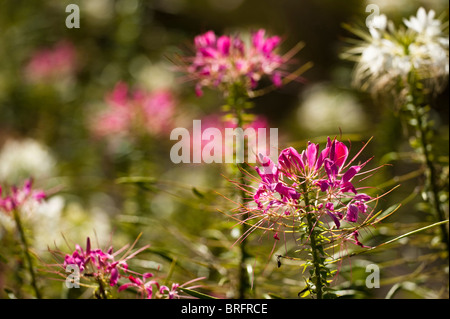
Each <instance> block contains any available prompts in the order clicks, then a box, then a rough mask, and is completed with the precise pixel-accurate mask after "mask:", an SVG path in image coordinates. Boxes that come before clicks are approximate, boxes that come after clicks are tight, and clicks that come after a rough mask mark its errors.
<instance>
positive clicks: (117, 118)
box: [91, 82, 175, 137]
mask: <svg viewBox="0 0 450 319" xmlns="http://www.w3.org/2000/svg"><path fill="white" fill-rule="evenodd" d="M106 103H107V105H108V108H107V109H106V110H105V111H104V112H102V113H100V114H98V115H97V116H96V117H94V119H93V121H92V123H91V127H92V130H93V132H94V134H95V135H96V136H98V137H103V136H109V135H115V134H127V133H131V132H133V131H134V132H137V131H138V130H139V129H141V128H143V129H144V131H146V132H148V133H150V134H152V135H158V134H161V133H164V132H167V131H168V130H169V128H170V122H171V119H172V117H173V115H174V113H175V99H174V97H173V94H172V93H171V92H170V91H168V90H163V89H162V90H156V91H153V92H146V91H143V90H134V91H132V92H129V89H128V86H127V84H126V83H123V82H119V83H118V84H117V85H116V86H115V88H114V89H113V91H112V92H110V93H109V94H108V95H107V96H106Z"/></svg>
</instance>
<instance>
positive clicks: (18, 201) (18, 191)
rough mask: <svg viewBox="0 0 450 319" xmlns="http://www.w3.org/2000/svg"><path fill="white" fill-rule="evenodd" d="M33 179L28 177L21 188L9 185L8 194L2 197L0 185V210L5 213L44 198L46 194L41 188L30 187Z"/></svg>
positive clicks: (36, 202)
mask: <svg viewBox="0 0 450 319" xmlns="http://www.w3.org/2000/svg"><path fill="white" fill-rule="evenodd" d="M32 184H33V181H32V180H31V179H28V180H26V181H25V183H24V185H23V187H22V188H17V187H15V186H13V187H11V191H10V195H9V196H5V197H3V190H2V187H1V186H0V211H2V210H3V211H5V212H7V213H10V212H12V211H13V210H15V209H21V208H23V207H25V206H29V205H36V204H39V203H40V202H41V201H42V200H43V199H45V197H46V194H45V193H44V192H43V191H42V190H33V189H32Z"/></svg>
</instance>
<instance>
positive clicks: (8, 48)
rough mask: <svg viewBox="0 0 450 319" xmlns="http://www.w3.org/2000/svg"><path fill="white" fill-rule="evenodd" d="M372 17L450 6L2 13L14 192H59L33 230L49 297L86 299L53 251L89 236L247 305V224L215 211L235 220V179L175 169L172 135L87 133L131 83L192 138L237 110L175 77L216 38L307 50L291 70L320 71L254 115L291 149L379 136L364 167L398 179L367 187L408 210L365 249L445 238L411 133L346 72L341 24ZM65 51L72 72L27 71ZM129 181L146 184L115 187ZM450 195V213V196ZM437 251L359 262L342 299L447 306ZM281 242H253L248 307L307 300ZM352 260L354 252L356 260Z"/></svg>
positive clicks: (404, 250) (194, 5)
mask: <svg viewBox="0 0 450 319" xmlns="http://www.w3.org/2000/svg"><path fill="white" fill-rule="evenodd" d="M72 3H73V4H77V5H78V6H79V8H80V28H73V29H69V28H67V27H66V25H65V21H66V17H67V16H68V15H69V13H67V12H65V9H66V6H67V5H69V4H72ZM369 3H374V4H377V5H379V7H380V9H381V13H384V14H386V15H387V16H388V17H389V18H390V19H392V20H394V21H396V22H398V23H400V22H401V20H402V18H403V17H409V16H410V15H415V13H416V11H417V9H418V8H419V7H420V6H422V5H423V6H424V7H425V8H426V9H434V10H435V11H436V12H437V14H438V15H439V14H440V13H446V14H447V15H448V2H447V1H438V0H434V1H403V0H402V1H396V2H395V3H394V2H393V1H375V0H374V1H357V0H350V1H331V0H318V1H312V0H311V1H309V0H308V1H294V0H281V1H268V0H263V1H256V0H228V1H220V0H190V1H188V0H154V1H143V0H142V1H140V0H96V1H91V0H84V1H75V0H72V1H50V0H49V1H23V0H16V1H11V0H1V1H0V185H11V184H17V183H18V184H21V183H22V181H23V179H25V178H27V177H29V176H33V177H34V178H35V182H36V186H39V187H40V188H43V189H45V190H50V191H51V192H54V195H52V196H51V197H50V198H49V200H48V201H47V204H46V206H44V208H43V209H40V210H39V212H38V214H37V215H36V216H33V217H30V225H31V226H30V227H31V228H32V230H33V234H34V237H33V238H34V239H33V242H32V244H33V247H34V250H35V251H36V253H37V255H39V256H40V258H41V259H42V260H41V264H40V265H39V268H40V270H41V272H40V273H39V283H40V285H41V286H43V287H45V288H44V295H45V296H48V297H52V298H67V297H79V296H80V294H81V293H82V291H78V290H75V289H72V290H68V289H66V288H64V285H63V283H61V282H58V281H54V280H50V279H49V278H48V277H51V274H50V275H49V274H48V273H46V269H48V268H49V266H48V265H47V264H52V263H54V262H55V261H54V260H52V257H51V255H50V254H49V253H48V251H47V247H50V248H55V245H56V246H57V247H58V248H60V249H61V250H63V251H65V252H67V253H69V252H71V251H70V250H71V249H72V248H73V246H74V244H75V243H80V244H84V242H85V238H86V236H91V238H97V239H96V241H97V242H98V245H100V246H102V247H104V246H105V245H107V243H108V242H110V240H112V243H113V244H114V247H117V248H119V247H121V246H123V245H125V244H127V243H132V242H133V241H134V240H135V238H136V237H137V236H138V235H139V234H140V233H142V237H141V238H140V240H139V242H138V244H137V247H140V246H143V245H145V244H151V248H150V249H149V250H147V251H146V252H143V253H141V254H140V255H138V258H136V259H135V260H133V261H132V262H130V263H133V266H134V267H137V268H138V269H141V270H142V271H153V272H157V273H159V274H160V275H161V276H165V275H167V274H168V273H169V268H170V265H171V264H173V263H174V262H175V263H174V265H175V268H174V271H173V273H172V274H171V278H170V280H172V281H178V282H180V283H182V282H185V281H188V280H190V279H193V278H196V277H201V276H205V277H206V279H205V280H203V281H202V284H203V285H204V287H203V291H204V292H206V293H209V294H211V295H215V296H218V297H221V298H233V297H235V296H236V285H237V272H236V268H237V263H238V260H239V258H238V255H239V249H238V247H237V245H236V246H232V245H233V243H234V242H235V241H236V239H237V238H238V236H239V233H238V229H237V228H234V227H233V226H234V225H235V222H234V221H233V220H232V219H230V218H227V217H226V216H225V215H223V214H221V213H220V212H218V211H217V209H221V210H223V211H227V210H229V209H232V208H234V207H233V204H232V203H231V202H230V201H227V200H225V199H224V198H223V197H222V196H220V195H219V194H224V195H226V194H229V193H230V190H231V189H232V185H231V184H230V183H228V182H227V181H226V179H225V178H223V177H222V174H225V175H226V174H227V172H226V169H225V168H224V166H223V165H220V164H208V165H201V164H173V163H172V162H171V161H170V158H169V152H170V148H171V146H172V145H173V144H174V141H171V140H170V139H169V133H168V132H163V133H161V134H157V135H151V134H141V135H139V136H137V137H136V136H135V137H134V138H127V137H125V138H121V139H119V141H108V139H107V138H100V139H99V138H93V136H92V133H91V131H90V127H89V123H91V122H92V120H93V119H95V114H97V113H98V112H99V111H100V110H102V109H103V108H105V107H106V106H105V104H106V103H105V96H106V95H107V94H108V93H109V92H111V91H112V90H113V88H114V86H115V85H116V83H118V82H120V81H123V82H125V83H127V84H128V85H129V86H130V87H141V88H143V89H145V90H149V91H152V90H158V89H161V88H164V89H168V90H170V91H171V92H172V94H173V96H174V98H175V100H176V105H175V110H176V111H175V116H174V123H173V127H187V128H188V127H190V125H191V124H192V120H193V119H199V118H201V117H203V116H205V115H207V114H212V113H215V112H217V111H218V110H219V108H220V106H221V105H222V104H223V100H222V98H221V97H220V95H219V94H217V92H213V91H210V90H205V95H204V96H203V97H202V98H197V97H196V96H195V93H194V88H193V84H192V83H183V81H182V80H181V76H180V75H179V74H178V73H177V72H176V71H175V70H174V65H173V64H172V61H173V60H175V59H176V57H177V56H178V55H184V54H186V53H189V54H191V53H192V43H193V38H194V37H195V36H196V35H198V34H200V33H203V32H206V31H208V30H214V31H215V32H216V34H223V33H229V32H250V31H254V30H257V29H259V28H265V29H266V30H268V32H269V33H270V34H277V35H280V36H281V37H282V39H283V42H282V44H281V48H280V52H287V51H288V50H289V49H290V48H292V47H293V46H294V45H295V44H296V43H298V42H299V41H303V42H304V43H305V45H306V46H305V48H304V49H302V50H301V51H300V52H299V53H298V54H297V55H296V56H295V59H294V61H293V62H292V64H293V66H292V70H295V69H296V65H301V64H304V63H306V62H309V61H311V62H313V63H314V67H313V68H312V69H310V70H308V71H307V72H306V73H305V74H304V78H303V79H302V81H295V82H292V83H289V84H288V85H287V86H285V87H283V88H281V89H279V90H276V91H273V92H271V93H269V94H267V95H264V96H262V97H259V98H256V99H255V100H254V102H255V108H254V112H256V113H258V114H261V115H263V116H265V117H266V118H267V120H268V123H269V125H270V127H276V128H278V129H279V137H280V140H279V147H280V148H285V147H288V146H294V147H296V148H297V149H299V150H301V149H303V148H304V147H305V146H306V143H307V141H309V140H311V141H314V142H321V143H323V142H324V141H325V140H326V137H327V136H332V137H334V136H339V135H340V134H341V133H340V132H342V135H343V140H351V142H352V149H351V151H352V154H355V153H356V151H357V150H359V149H360V147H361V146H362V145H363V144H362V142H365V141H367V140H369V139H370V138H371V137H372V136H373V137H374V138H373V140H372V141H371V142H370V144H369V146H368V147H367V148H366V150H365V151H364V152H363V154H362V155H361V157H360V160H361V161H363V160H364V159H367V158H369V157H371V156H372V155H373V156H374V159H373V160H372V161H371V162H370V164H369V165H370V167H371V168H375V167H377V166H379V165H382V164H391V166H386V167H384V168H383V169H382V170H380V172H378V173H377V174H375V175H374V176H373V177H371V178H370V179H369V180H367V181H366V183H367V185H370V186H377V185H380V187H379V189H377V190H376V191H379V193H381V192H382V191H386V190H387V189H388V186H390V187H393V186H395V185H396V184H401V186H400V187H399V188H398V189H396V190H395V191H394V192H393V193H392V194H390V195H389V196H386V197H383V199H381V200H380V201H379V203H378V206H377V209H378V208H379V209H386V208H388V207H391V206H392V205H394V204H396V203H399V202H403V203H404V204H403V205H402V207H401V208H400V209H399V210H398V211H397V212H396V213H395V214H394V215H393V216H391V217H389V218H388V219H386V220H385V222H383V224H382V225H379V226H378V228H376V229H373V231H372V232H371V233H366V234H362V235H363V240H365V243H366V244H367V245H376V244H379V243H381V242H383V241H386V240H388V239H389V238H393V237H395V236H399V235H401V234H403V233H406V232H408V231H411V230H413V229H417V228H420V227H423V226H426V225H428V224H430V223H432V222H433V219H432V217H431V216H430V213H429V212H428V211H427V208H426V207H424V206H423V205H422V204H421V202H422V200H421V198H420V194H418V188H419V187H420V185H422V184H423V178H422V177H421V175H420V174H419V173H420V172H419V173H417V174H416V177H414V176H413V177H412V178H410V179H407V180H406V179H405V180H403V181H402V178H401V176H404V175H405V174H408V173H411V172H412V173H413V175H414V174H415V173H414V172H417V170H418V168H419V165H418V164H417V163H416V161H415V158H414V154H413V151H412V149H411V147H410V146H409V142H408V138H407V134H405V128H404V127H402V125H401V124H400V121H399V118H398V117H397V116H396V114H395V113H394V112H393V111H392V107H391V106H390V105H387V104H385V103H382V102H381V101H377V100H374V99H372V97H371V96H369V95H368V94H365V93H360V92H357V91H356V90H354V89H353V88H352V87H351V85H350V83H351V75H352V69H353V65H352V63H349V62H348V61H343V60H341V59H340V58H339V54H340V53H341V52H342V50H343V49H344V48H345V46H346V45H347V42H346V39H347V38H349V37H351V34H349V33H348V32H347V31H346V30H345V29H344V28H343V27H342V24H343V23H351V24H361V25H363V24H364V21H365V19H366V17H367V16H368V14H369V13H366V12H365V8H366V6H367V5H368V4H369ZM61 41H64V42H63V43H69V44H71V45H72V51H73V52H72V53H73V58H72V60H71V62H70V67H69V68H68V70H60V71H58V72H56V74H53V75H52V76H50V77H44V78H41V79H38V80H36V79H33V78H31V77H30V76H29V75H28V74H27V71H26V70H27V65H28V64H29V63H30V60H32V59H33V56H35V55H36V52H39V50H45V49H48V48H54V47H55V46H57V45H58V43H61ZM448 106H449V105H448V88H447V89H446V90H445V91H444V92H443V93H442V94H440V95H439V96H438V97H436V99H435V101H434V105H433V106H432V107H433V108H432V116H433V118H434V120H435V127H436V132H437V134H436V139H435V141H434V143H435V146H436V147H435V149H436V150H438V154H437V155H436V158H437V160H438V161H440V163H442V164H441V165H442V166H443V167H447V169H446V170H445V169H444V170H443V172H444V173H443V174H444V175H445V174H447V175H446V176H443V179H448V148H449V147H448V137H449V136H448V135H449V126H448V125H449V123H448V111H449V107H448ZM321 145H323V144H321ZM128 176H141V177H145V178H147V180H145V181H144V182H142V183H140V184H136V183H118V182H117V180H118V179H119V178H123V177H128ZM446 177H447V178H446ZM119 181H120V180H119ZM121 181H122V182H124V181H126V179H125V180H124V179H122V180H121ZM383 183H385V184H384V185H382V184H383ZM389 183H390V184H389ZM218 193H219V194H218ZM442 196H443V197H444V200H446V201H447V203H448V182H447V183H446V185H444V186H443V189H442ZM445 196H447V197H446V198H445ZM446 213H447V215H448V205H447V206H446ZM2 225H3V226H2V227H1V230H0V241H1V243H0V249H1V251H2V255H4V256H14V254H15V253H17V250H18V248H17V247H15V246H14V244H13V241H12V240H11V236H10V234H11V227H9V226H8V222H7V221H6V220H5V221H3V223H2ZM64 237H65V238H66V239H67V241H68V242H69V243H71V247H72V248H71V249H69V248H68V247H66V245H65V243H64ZM436 237H437V234H436V231H435V230H433V229H431V230H430V231H428V232H424V233H420V234H417V235H415V236H411V237H408V238H405V239H404V240H401V241H397V242H395V243H394V244H392V245H390V246H389V247H386V248H384V249H382V250H379V251H374V252H373V253H371V254H362V255H359V256H357V257H354V258H351V259H347V260H345V261H344V262H343V264H342V265H341V268H340V272H339V276H337V277H336V279H335V282H334V283H333V286H335V287H336V288H337V289H344V290H345V291H346V292H345V294H344V293H343V294H344V295H345V296H346V297H349V298H384V297H386V295H389V293H390V295H391V296H392V297H394V298H448V255H447V256H443V255H445V254H443V253H441V251H442V249H441V248H440V247H439V243H438V241H437V240H436ZM270 239H271V236H270V235H261V234H257V233H256V232H255V233H254V234H253V235H252V236H251V237H250V239H249V240H250V242H249V252H250V253H251V254H252V259H251V263H250V265H251V268H252V277H253V278H254V283H253V285H254V290H253V295H251V296H250V297H255V298H263V297H267V296H269V294H274V295H278V296H282V297H285V298H297V294H298V292H299V291H300V290H302V289H303V288H304V281H303V277H302V275H301V273H300V270H299V267H298V264H296V262H293V261H292V262H290V261H287V260H286V261H284V262H283V265H282V267H280V268H278V267H277V263H276V258H275V255H276V254H286V250H290V251H291V252H292V250H293V249H294V247H295V242H294V241H289V242H288V243H287V244H286V246H284V245H279V247H277V250H276V251H275V253H274V255H273V256H271V257H270V256H269V254H270V251H271V249H272V241H271V240H270ZM354 248H355V247H352V244H349V246H348V247H347V248H346V249H349V250H351V249H354ZM370 263H376V264H377V265H379V266H380V267H381V269H382V270H381V284H382V285H381V287H380V288H378V289H368V288H367V287H366V286H365V278H366V276H367V273H366V272H365V267H366V265H367V264H370ZM20 267H23V266H21V265H20V261H19V260H18V259H17V258H16V259H15V258H11V259H8V261H7V262H5V261H4V262H2V263H0V288H1V290H0V297H2V298H6V297H7V293H6V292H5V288H8V289H12V290H13V291H15V290H18V287H20V286H21V285H22V283H23V281H24V280H25V279H24V278H23V277H21V276H20V275H15V276H13V277H11V276H10V275H8V274H10V273H11V272H14V273H16V274H18V273H20V272H19V271H15V270H17V269H19V270H20ZM350 268H352V269H350ZM158 269H159V270H158ZM394 292H395V294H393V293H394ZM19 297H26V295H24V296H19Z"/></svg>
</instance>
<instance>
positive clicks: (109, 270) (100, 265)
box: [63, 237, 128, 286]
mask: <svg viewBox="0 0 450 319" xmlns="http://www.w3.org/2000/svg"><path fill="white" fill-rule="evenodd" d="M68 265H77V266H78V268H79V270H80V273H83V272H84V273H88V272H90V274H91V275H92V276H94V277H99V276H103V277H105V276H106V277H108V278H109V283H110V285H111V286H114V285H116V284H117V281H118V280H119V269H121V270H123V271H125V272H126V271H127V269H128V265H127V263H126V261H125V260H121V261H116V260H115V258H114V255H113V253H112V247H111V248H109V249H108V251H107V252H106V253H105V252H103V251H102V250H101V249H91V241H90V239H89V237H88V239H87V242H86V250H83V248H81V247H80V245H78V244H77V245H76V246H75V251H74V252H73V253H72V254H71V255H66V257H65V258H64V264H63V266H64V268H66V267H67V266H68Z"/></svg>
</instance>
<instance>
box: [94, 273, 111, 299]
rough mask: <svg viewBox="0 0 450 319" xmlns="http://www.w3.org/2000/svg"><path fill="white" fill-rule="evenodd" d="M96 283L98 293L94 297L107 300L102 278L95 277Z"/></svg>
mask: <svg viewBox="0 0 450 319" xmlns="http://www.w3.org/2000/svg"><path fill="white" fill-rule="evenodd" d="M97 282H98V292H99V293H96V294H95V295H96V296H97V298H98V299H108V296H107V295H106V291H105V286H104V285H103V278H100V277H97Z"/></svg>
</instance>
